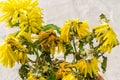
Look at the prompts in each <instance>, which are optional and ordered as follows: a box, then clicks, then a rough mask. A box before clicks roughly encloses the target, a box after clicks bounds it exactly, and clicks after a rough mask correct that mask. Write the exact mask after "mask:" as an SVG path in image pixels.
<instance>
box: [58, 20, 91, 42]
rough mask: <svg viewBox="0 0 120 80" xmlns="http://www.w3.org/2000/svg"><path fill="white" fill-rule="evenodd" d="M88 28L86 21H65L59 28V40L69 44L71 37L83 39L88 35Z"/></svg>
mask: <svg viewBox="0 0 120 80" xmlns="http://www.w3.org/2000/svg"><path fill="white" fill-rule="evenodd" d="M88 29H89V26H88V22H87V21H82V22H79V19H78V18H76V19H73V20H67V21H66V23H65V24H64V25H63V27H62V28H61V36H60V37H61V39H62V40H63V41H64V42H66V43H67V42H69V40H70V36H71V35H77V36H78V37H79V38H83V37H85V36H87V35H90V32H89V30H88Z"/></svg>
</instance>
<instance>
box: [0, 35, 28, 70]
mask: <svg viewBox="0 0 120 80" xmlns="http://www.w3.org/2000/svg"><path fill="white" fill-rule="evenodd" d="M26 51H27V50H26V48H25V47H24V46H22V45H21V43H20V42H19V41H18V39H15V38H14V37H13V36H12V35H9V36H8V37H7V38H6V39H5V42H4V43H2V44H1V45H0V62H1V63H2V65H3V66H6V67H7V66H10V67H11V68H12V67H13V66H14V64H15V62H21V63H22V64H24V63H25V62H26V61H27V60H28V58H27V55H26Z"/></svg>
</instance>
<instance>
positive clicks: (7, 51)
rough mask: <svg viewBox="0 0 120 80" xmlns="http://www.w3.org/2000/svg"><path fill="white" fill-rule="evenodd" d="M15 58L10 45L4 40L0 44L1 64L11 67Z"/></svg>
mask: <svg viewBox="0 0 120 80" xmlns="http://www.w3.org/2000/svg"><path fill="white" fill-rule="evenodd" d="M16 60H17V58H16V55H15V54H14V51H13V50H12V48H11V46H10V45H9V44H7V43H6V42H4V43H3V44H1V45H0V62H1V63H2V65H3V66H5V67H7V66H9V67H11V68H12V67H13V66H14V65H15V62H16Z"/></svg>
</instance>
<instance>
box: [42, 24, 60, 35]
mask: <svg viewBox="0 0 120 80" xmlns="http://www.w3.org/2000/svg"><path fill="white" fill-rule="evenodd" d="M49 29H53V30H56V31H57V32H58V33H59V34H60V28H59V27H58V26H57V25H54V24H48V25H46V26H44V27H43V29H42V30H43V31H46V30H49Z"/></svg>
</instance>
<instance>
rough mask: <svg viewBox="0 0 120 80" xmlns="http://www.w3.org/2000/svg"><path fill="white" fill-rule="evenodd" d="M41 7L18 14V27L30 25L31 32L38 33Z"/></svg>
mask: <svg viewBox="0 0 120 80" xmlns="http://www.w3.org/2000/svg"><path fill="white" fill-rule="evenodd" d="M41 10H42V9H41V8H34V9H32V10H30V11H27V13H25V14H24V13H23V14H22V15H21V16H20V24H19V26H20V28H21V29H23V28H24V27H30V29H31V32H32V33H39V31H40V30H41V28H42V23H43V20H42V12H41Z"/></svg>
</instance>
